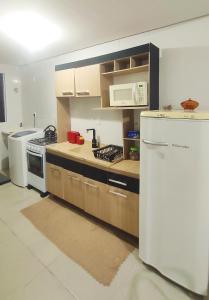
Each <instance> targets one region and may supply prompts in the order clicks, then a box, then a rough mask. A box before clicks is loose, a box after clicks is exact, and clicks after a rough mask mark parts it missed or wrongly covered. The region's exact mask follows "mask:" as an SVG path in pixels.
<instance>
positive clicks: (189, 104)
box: [181, 98, 199, 110]
mask: <svg viewBox="0 0 209 300" xmlns="http://www.w3.org/2000/svg"><path fill="white" fill-rule="evenodd" d="M181 106H182V107H183V109H185V110H187V109H188V110H194V109H196V108H197V107H198V106H199V102H197V101H196V100H193V99H191V98H189V99H187V100H185V101H183V102H181Z"/></svg>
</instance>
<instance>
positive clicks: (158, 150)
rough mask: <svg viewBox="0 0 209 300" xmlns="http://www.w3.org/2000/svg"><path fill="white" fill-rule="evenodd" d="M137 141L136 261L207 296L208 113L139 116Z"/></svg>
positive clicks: (208, 211)
mask: <svg viewBox="0 0 209 300" xmlns="http://www.w3.org/2000/svg"><path fill="white" fill-rule="evenodd" d="M140 139H141V142H140V217H139V219H140V224H139V233H140V234H139V256H140V258H141V259H142V260H143V261H144V262H145V263H146V264H148V265H151V266H153V267H154V268H155V269H157V270H158V271H159V272H160V273H161V274H163V275H165V276H166V277H168V278H169V279H171V280H172V281H174V282H176V283H178V284H179V285H181V286H183V287H185V288H187V289H189V290H191V291H193V292H195V293H198V294H201V295H206V294H207V289H208V270H209V113H206V112H205V113H192V112H191V113H190V112H184V111H179V112H178V111H176V112H161V111H147V112H143V113H142V114H141V125H140Z"/></svg>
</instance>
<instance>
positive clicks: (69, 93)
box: [62, 91, 74, 96]
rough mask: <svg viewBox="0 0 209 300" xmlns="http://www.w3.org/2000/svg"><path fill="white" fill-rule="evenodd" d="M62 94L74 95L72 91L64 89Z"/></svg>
mask: <svg viewBox="0 0 209 300" xmlns="http://www.w3.org/2000/svg"><path fill="white" fill-rule="evenodd" d="M62 94H63V96H74V93H73V92H72V91H69V92H67V91H65V92H62Z"/></svg>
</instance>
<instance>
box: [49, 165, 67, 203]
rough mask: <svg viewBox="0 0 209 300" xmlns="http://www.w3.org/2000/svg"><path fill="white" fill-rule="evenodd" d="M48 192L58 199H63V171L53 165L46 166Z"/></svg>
mask: <svg viewBox="0 0 209 300" xmlns="http://www.w3.org/2000/svg"><path fill="white" fill-rule="evenodd" d="M46 183H47V190H48V191H49V192H50V193H51V194H53V195H56V196H57V197H60V198H63V169H62V168H60V167H58V166H55V165H53V164H49V163H47V164H46Z"/></svg>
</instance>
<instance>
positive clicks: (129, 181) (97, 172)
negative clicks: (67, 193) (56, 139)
mask: <svg viewBox="0 0 209 300" xmlns="http://www.w3.org/2000/svg"><path fill="white" fill-rule="evenodd" d="M46 161H47V163H50V164H53V165H56V166H58V167H61V168H63V169H65V170H68V171H71V172H74V173H77V174H80V175H82V176H85V177H86V178H89V179H92V180H95V181H97V182H101V183H104V184H108V185H110V186H114V187H117V188H120V189H124V190H127V191H130V192H133V193H135V194H138V193H139V180H138V179H136V178H132V177H128V176H125V175H120V174H116V173H112V172H109V171H104V170H101V169H98V168H95V167H92V166H89V165H85V164H82V163H79V162H76V161H73V160H70V159H67V158H64V157H60V156H57V155H54V154H51V153H48V152H47V153H46Z"/></svg>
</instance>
